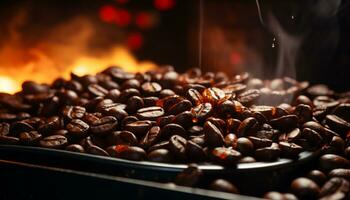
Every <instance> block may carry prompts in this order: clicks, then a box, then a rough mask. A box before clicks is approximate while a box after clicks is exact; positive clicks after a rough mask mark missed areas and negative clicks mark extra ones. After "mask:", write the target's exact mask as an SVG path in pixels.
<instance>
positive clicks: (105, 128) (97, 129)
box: [90, 116, 118, 135]
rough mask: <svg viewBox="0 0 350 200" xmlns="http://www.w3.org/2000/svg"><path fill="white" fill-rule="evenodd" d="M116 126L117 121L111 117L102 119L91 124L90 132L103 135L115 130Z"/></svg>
mask: <svg viewBox="0 0 350 200" xmlns="http://www.w3.org/2000/svg"><path fill="white" fill-rule="evenodd" d="M117 125H118V120H117V119H116V118H115V117H112V116H106V117H102V118H101V119H99V120H97V121H95V122H93V123H92V124H91V127H90V130H91V132H92V133H93V134H96V135H105V134H107V133H110V132H111V131H113V130H115V128H116V127H117Z"/></svg>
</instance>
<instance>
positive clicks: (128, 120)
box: [120, 116, 139, 129]
mask: <svg viewBox="0 0 350 200" xmlns="http://www.w3.org/2000/svg"><path fill="white" fill-rule="evenodd" d="M138 120H139V119H137V117H135V116H126V117H125V118H124V119H123V120H122V122H121V123H120V126H121V128H122V129H123V128H124V127H125V126H126V125H127V124H129V123H132V122H136V121H138Z"/></svg>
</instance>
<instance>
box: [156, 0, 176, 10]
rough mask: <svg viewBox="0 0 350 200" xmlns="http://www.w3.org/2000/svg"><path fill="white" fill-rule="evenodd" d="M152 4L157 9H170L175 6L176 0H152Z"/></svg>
mask: <svg viewBox="0 0 350 200" xmlns="http://www.w3.org/2000/svg"><path fill="white" fill-rule="evenodd" d="M153 4H154V7H156V8H157V9H158V10H170V9H172V8H173V7H174V6H175V4H176V1H175V0H154V1H153Z"/></svg>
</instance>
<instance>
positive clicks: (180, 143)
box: [169, 135, 187, 161]
mask: <svg viewBox="0 0 350 200" xmlns="http://www.w3.org/2000/svg"><path fill="white" fill-rule="evenodd" d="M186 144H187V140H186V139H185V138H183V137H181V136H179V135H173V136H171V137H170V139H169V150H170V152H171V153H172V154H173V155H174V156H175V157H176V158H178V159H179V160H180V161H183V160H186V158H187V157H186Z"/></svg>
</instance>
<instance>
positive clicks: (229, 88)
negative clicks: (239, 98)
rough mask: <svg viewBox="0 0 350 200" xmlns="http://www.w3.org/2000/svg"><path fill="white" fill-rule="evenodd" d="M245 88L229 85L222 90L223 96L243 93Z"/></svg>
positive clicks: (244, 86)
mask: <svg viewBox="0 0 350 200" xmlns="http://www.w3.org/2000/svg"><path fill="white" fill-rule="evenodd" d="M246 88H247V86H246V85H244V84H240V83H238V84H230V85H227V86H226V87H224V88H223V91H224V92H225V94H235V93H240V92H242V91H244V90H245V89H246Z"/></svg>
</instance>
